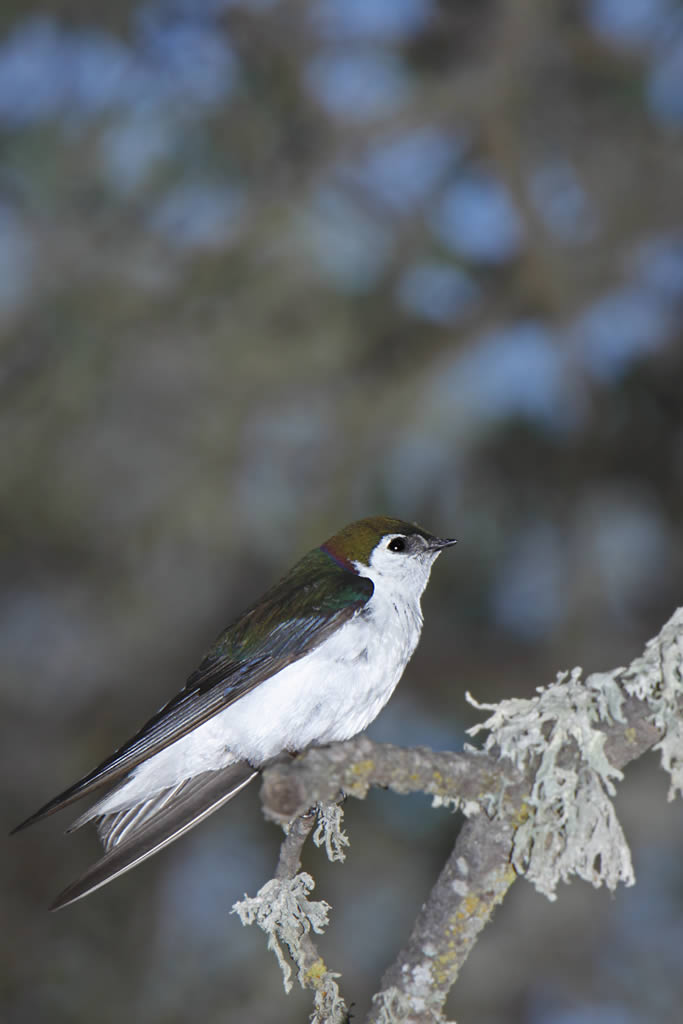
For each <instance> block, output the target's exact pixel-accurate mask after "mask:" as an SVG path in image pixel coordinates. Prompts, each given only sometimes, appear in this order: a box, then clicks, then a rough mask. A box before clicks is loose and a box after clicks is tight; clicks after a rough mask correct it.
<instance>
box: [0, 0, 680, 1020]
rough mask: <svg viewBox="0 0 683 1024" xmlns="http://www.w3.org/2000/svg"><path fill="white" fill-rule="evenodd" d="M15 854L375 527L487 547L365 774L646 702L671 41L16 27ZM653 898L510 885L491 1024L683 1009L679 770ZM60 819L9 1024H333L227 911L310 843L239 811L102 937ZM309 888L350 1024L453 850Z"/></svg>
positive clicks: (21, 926)
mask: <svg viewBox="0 0 683 1024" xmlns="http://www.w3.org/2000/svg"><path fill="white" fill-rule="evenodd" d="M0 33H1V36H0V343H1V345H2V361H1V366H0V389H1V391H0V438H1V443H0V491H1V495H2V498H1V512H0V515H1V519H0V578H1V580H2V597H1V609H2V622H1V627H0V629H1V632H0V645H1V649H0V699H1V700H2V713H1V716H0V729H1V730H2V736H1V748H0V749H1V750H2V758H3V764H4V768H3V772H2V788H3V798H2V819H3V823H4V825H6V828H7V829H9V828H10V827H11V826H13V825H14V824H16V822H17V821H19V820H21V819H22V818H23V817H25V816H26V815H27V814H28V813H29V812H31V811H32V810H34V809H35V807H36V806H38V805H39V804H40V803H42V802H43V801H44V800H46V799H47V798H48V797H50V796H52V795H53V794H54V792H55V791H57V790H58V789H61V788H63V787H65V786H66V785H67V784H69V783H70V782H72V781H73V780H74V779H75V778H77V777H78V776H80V775H81V774H83V773H84V772H85V771H87V770H88V769H90V768H91V767H92V766H93V765H94V764H96V763H98V762H99V761H100V760H101V759H102V758H103V756H104V755H106V754H107V753H108V752H109V751H110V750H111V749H113V747H114V746H118V745H119V744H120V743H121V742H122V741H123V740H125V739H126V738H127V737H128V736H129V735H130V734H131V733H132V732H133V731H135V730H136V729H137V728H138V726H139V725H140V724H141V723H142V721H144V720H145V719H146V718H147V717H148V716H149V714H151V713H152V712H153V711H154V710H155V709H156V708H157V707H158V706H159V705H161V704H162V703H164V702H165V701H166V699H167V698H168V697H170V696H171V695H172V694H173V693H175V692H176V691H177V689H179V688H180V686H181V685H182V683H183V681H184V679H185V677H186V675H187V674H189V672H190V671H191V670H192V669H193V668H194V667H195V665H196V663H197V662H198V660H199V657H200V655H201V653H202V651H203V650H204V648H205V647H206V646H207V645H208V643H209V642H210V641H211V640H212V639H213V637H214V636H215V634H216V633H217V632H218V631H219V630H220V629H221V628H222V627H223V626H224V625H225V624H226V622H227V621H228V620H229V619H230V617H232V616H233V615H235V614H236V613H238V612H239V611H240V610H241V609H242V608H243V607H244V606H245V605H246V604H247V603H248V602H249V601H250V600H251V599H252V598H254V597H255V596H257V595H258V594H259V593H260V592H261V591H262V590H263V589H264V588H265V587H266V586H267V585H268V584H269V583H270V582H272V581H273V579H274V578H276V577H277V576H278V575H279V574H281V573H282V572H284V571H285V570H286V568H287V567H288V566H289V564H290V563H291V562H292V561H293V560H294V559H295V558H296V557H298V556H299V555H300V554H301V553H303V552H304V551H305V550H307V549H308V548H310V547H312V546H314V545H316V544H318V543H319V542H320V541H322V540H323V539H324V538H325V537H327V536H329V535H330V534H331V533H333V532H334V531H335V530H336V529H337V528H339V527H340V526H341V525H343V524H344V523H345V522H347V521H349V520H351V519H353V518H356V517H359V516H362V515H367V514H373V513H378V512H386V513H389V514H393V515H397V516H401V517H404V518H408V519H416V520H418V521H420V522H421V523H423V524H424V525H425V526H427V527H428V528H429V529H432V530H434V531H435V532H442V533H445V534H455V535H456V536H457V537H458V538H459V540H460V543H459V545H458V547H457V548H456V549H455V551H454V552H449V553H447V555H445V556H444V557H443V558H442V559H441V560H440V561H439V563H438V565H437V567H436V570H435V572H434V574H433V581H432V584H431V586H430V589H429V591H428V593H427V595H426V598H425V601H424V608H425V614H426V628H425V632H424V635H423V640H422V644H421V647H420V649H419V651H418V653H417V655H416V657H415V658H414V660H413V662H412V663H411V665H410V667H409V670H408V671H407V673H406V676H405V677H404V680H403V682H402V683H401V686H400V688H399V691H398V692H397V694H396V695H395V697H394V699H393V701H392V703H391V705H390V706H389V708H387V709H386V710H385V712H384V713H383V714H382V716H381V717H380V718H379V719H378V721H377V723H376V724H375V725H374V726H373V728H372V730H371V733H372V735H374V736H375V737H376V738H379V739H386V740H392V741H394V742H398V743H402V744H415V743H424V744H431V745H433V746H435V747H438V748H444V749H445V748H455V749H459V748H460V746H461V744H462V742H463V739H464V730H465V728H466V727H467V726H468V725H469V724H471V723H472V722H473V721H474V720H475V718H476V717H477V716H476V713H475V712H473V711H472V709H470V708H468V707H467V706H466V704H465V701H464V696H463V694H464V691H465V690H466V689H469V690H471V691H472V692H473V693H474V694H475V695H476V696H477V697H478V698H479V699H480V700H493V699H496V698H499V697H502V696H504V695H508V696H512V695H516V696H525V695H530V694H531V693H533V690H534V687H535V686H537V685H540V684H542V683H544V682H547V681H549V680H550V679H552V678H553V677H554V674H555V672H556V671H557V670H558V669H562V668H570V667H572V666H573V665H575V664H582V665H584V666H585V667H586V669H588V670H593V669H603V668H611V667H613V666H615V665H618V664H625V663H626V662H627V661H628V660H629V659H630V658H631V657H633V656H634V655H635V654H637V653H638V652H639V651H640V650H641V648H642V646H643V644H644V642H645V641H646V640H647V639H648V638H649V636H651V635H652V634H653V633H656V632H657V631H658V629H659V626H660V625H661V623H662V622H663V621H664V620H665V619H666V618H668V616H669V614H670V613H671V612H672V610H673V609H674V607H675V606H676V604H677V603H679V602H680V599H681V589H680V579H681V571H682V569H683V543H682V542H683V532H682V529H681V517H682V514H683V346H682V344H681V343H682V341H683V329H682V323H683V317H682V313H683V145H682V141H683V139H682V136H683V5H681V3H680V2H678V0H586V2H585V3H579V2H574V3H572V2H569V0H478V2H472V0H459V2H458V0H452V2H447V0H336V2H335V0H319V2H314V0H310V2H309V0H280V2H277V0H251V2H248V0H242V2H240V0H177V2H171V0H168V2H166V0H150V2H147V3H137V2H133V0H119V2H117V3H115V4H114V3H110V4H87V3H84V2H83V0H54V2H52V3H47V2H42V3H41V2H39V0H21V3H17V2H14V0H6V2H5V3H3V5H2V8H1V9H0ZM619 808H620V812H621V814H622V816H623V821H624V824H625V828H626V831H627V834H628V836H629V839H630V841H631V843H632V846H633V854H634V860H635V866H636V872H637V877H638V883H637V886H636V887H635V888H633V889H630V890H622V891H620V892H617V893H616V895H615V896H613V897H611V896H609V894H606V893H603V892H595V891H593V890H592V889H590V888H589V887H588V886H586V885H583V884H580V883H576V884H574V885H572V886H571V887H565V888H564V889H563V891H562V893H561V894H560V898H559V900H558V902H557V903H556V904H554V905H551V904H549V903H547V902H546V901H544V900H543V899H542V898H541V897H539V896H537V895H536V894H535V893H534V891H533V890H532V889H531V887H530V886H528V885H526V883H524V882H520V883H518V884H517V885H516V886H515V887H514V888H513V890H512V892H511V893H510V895H509V897H508V899H507V900H506V902H505V904H504V905H503V907H502V908H501V909H500V910H499V912H498V914H497V917H496V919H495V920H494V922H493V924H492V925H490V926H489V928H488V929H487V930H486V932H485V933H484V935H483V936H482V938H481V941H480V943H479V945H478V946H477V948H476V950H475V952H474V954H473V955H472V957H471V958H470V960H469V962H468V964H467V965H466V969H465V971H464V972H463V975H462V978H461V981H460V982H459V984H458V986H457V988H456V989H455V990H454V993H453V995H452V997H451V999H450V1001H449V1007H448V1008H449V1013H450V1014H451V1015H452V1016H453V1017H456V1018H457V1020H458V1021H459V1022H460V1024H473V1022H477V1024H584V1022H598V1024H622V1022H623V1024H641V1022H647V1024H658V1022H660V1021H661V1022H667V1024H670V1022H671V1021H672V1020H676V1019H679V1014H680V1006H681V1002H682V1001H683V867H682V864H683V858H682V857H681V848H682V845H683V823H682V820H681V807H680V803H674V804H669V805H667V803H666V779H665V778H664V775H663V773H662V772H661V770H660V769H659V768H658V766H657V762H656V759H655V758H654V757H652V758H651V759H650V760H647V761H645V762H643V763H642V764H638V765H635V766H633V767H632V768H631V769H630V770H629V772H628V773H627V777H626V780H625V782H624V784H623V786H622V787H621V791H620V796H619ZM69 820H70V819H69V817H68V815H62V816H61V819H54V818H53V819H50V820H49V821H48V822H46V823H44V824H43V825H41V826H40V827H36V828H35V829H34V830H32V831H29V832H26V833H23V834H22V835H20V836H18V837H15V838H13V839H12V840H11V842H10V841H7V842H4V841H3V842H2V844H0V857H1V859H2V878H3V888H4V890H5V891H4V892H3V894H2V916H3V927H2V930H1V932H0V944H1V947H2V950H1V955H0V999H1V1000H2V1003H3V1004H4V1005H3V1006H2V1007H1V1008H0V1015H1V1016H2V1019H3V1021H6V1022H7V1024H10V1022H11V1024H24V1022H30V1024H36V1022H42V1021H50V1022H51V1024H62V1022H64V1024H66V1022H69V1024H77V1022H81V1021H83V1022H86V1021H87V1022H93V1021H97V1022H98V1024H99V1022H102V1024H107V1022H114V1021H117V1022H118V1021H120V1020H126V1021H130V1022H131V1024H133V1022H137V1021H145V1022H151V1024H156V1022H169V1024H182V1022H185V1021H190V1020H192V1021H195V1020H202V1021H204V1022H205V1024H211V1022H218V1021H221V1022H225V1021H238V1020H240V1021H241V1020H245V1021H246V1020H249V1021H256V1022H259V1024H261V1022H262V1024H271V1022H273V1024H275V1022H289V1021H291V1022H295V1021H297V1022H298V1021H301V1020H305V1019H306V1017H307V1013H308V1007H309V999H308V997H307V996H305V995H302V994H301V993H297V992H294V993H293V994H292V995H291V996H289V997H285V995H284V993H283V992H282V986H281V981H280V975H279V971H278V969H277V967H276V964H275V960H274V958H273V957H272V955H271V954H269V953H267V952H266V951H265V942H264V941H263V938H262V936H261V935H260V933H258V934H257V933H256V931H254V930H251V929H244V928H242V927H241V925H240V924H239V921H238V920H237V918H236V917H235V916H234V915H231V914H230V907H231V905H232V903H233V902H234V901H235V900H236V899H238V898H240V897H241V896H242V895H243V893H244V892H249V893H250V894H254V893H255V892H256V890H257V889H258V887H259V886H260V885H261V884H262V882H263V881H264V880H265V879H266V878H268V877H269V876H270V873H271V872H272V869H273V866H274V863H275V860H276V856H277V849H278V842H279V838H280V836H279V833H278V831H277V830H276V829H275V828H274V827H273V826H272V825H266V824H265V823H264V822H263V821H262V819H261V815H260V810H259V801H258V793H257V791H256V789H253V790H251V791H249V790H247V791H246V792H245V793H243V794H242V795H241V796H240V797H239V798H238V799H237V800H236V801H235V802H234V803H233V804H231V805H230V806H229V807H228V808H226V809H225V810H224V811H223V812H221V813H220V814H218V815H216V816H214V817H213V818H212V819H211V820H210V821H208V822H206V823H205V824H204V825H203V826H202V827H201V828H198V829H197V830H196V831H195V832H193V833H192V834H191V835H189V836H188V837H186V838H185V839H184V840H183V841H182V842H180V843H178V844H177V845H175V846H174V847H173V848H171V849H170V850H168V851H166V852H165V853H163V854H162V855H160V856H159V857H157V858H154V859H153V860H152V861H151V862H149V863H148V864H146V865H144V866H143V867H141V868H140V869H138V870H136V871H135V872H133V873H132V874H130V875H128V876H126V877H125V878H123V879H121V880H119V881H118V882H116V883H115V884H114V885H112V886H111V887H109V888H107V889H105V890H103V891H102V892H100V893H98V894H97V895H96V896H94V897H93V898H92V899H90V900H87V901H85V902H83V903H80V904H78V905H76V906H74V907H72V908H69V909H68V910H66V911H64V912H62V913H60V914H58V915H54V916H52V915H49V914H47V913H46V911H45V907H46V905H47V904H48V903H49V902H50V900H51V898H52V897H53V896H54V895H55V893H56V892H57V890H58V889H60V888H61V887H62V886H63V885H64V884H66V882H68V881H70V880H72V879H73V878H74V877H75V876H76V875H77V874H78V873H79V871H80V870H81V869H82V868H84V867H85V865H86V864H87V863H88V862H89V861H90V860H91V859H92V858H93V857H94V856H95V854H96V848H97V844H96V841H95V839H94V837H93V836H90V835H87V834H85V833H79V834H78V835H76V836H71V837H68V838H65V837H63V836H62V835H61V827H66V825H67V824H68V823H69ZM346 820H347V827H348V831H349V833H350V837H351V841H352V845H351V850H350V853H349V856H348V860H347V862H346V864H345V865H343V866H340V865H333V866H329V865H327V864H326V863H325V861H324V857H323V855H322V854H321V853H319V852H317V851H312V852H311V851H309V853H308V854H307V861H306V866H307V867H308V868H309V869H311V870H312V871H313V873H314V874H315V876H316V878H317V879H318V886H317V890H316V895H317V896H318V897H319V898H325V899H327V900H328V901H329V902H330V903H331V904H332V905H333V908H334V909H333V913H332V926H331V928H330V930H329V932H328V934H327V935H326V936H325V937H323V938H322V939H321V948H322V950H323V953H324V955H325V957H326V959H327V961H328V963H329V964H330V965H331V966H332V967H333V968H334V969H337V970H340V971H341V972H342V973H343V978H342V987H343V991H344V994H345V995H346V997H347V998H348V999H350V1000H353V1001H354V1002H355V1006H354V1012H355V1013H356V1014H358V1015H360V1016H362V1015H363V1013H364V1012H365V1011H366V1010H367V1006H368V999H369V996H370V993H371V992H372V991H373V989H374V987H375V986H376V985H377V982H378V979H379V977H380V975H381V972H382V971H383V969H384V968H385V967H386V966H387V965H388V963H389V962H390V961H391V959H392V958H393V956H394V955H395V952H396V951H397V949H398V948H399V946H400V944H401V942H402V940H403V939H404V937H405V936H406V935H407V932H408V929H409V927H410V922H411V920H412V918H413V917H414V914H415V912H416V910H417V909H418V907H419V906H420V904H421V902H422V900H423V899H424V897H425V895H426V893H427V892H428V890H429V887H430V884H431V882H432V881H433V879H434V878H435V875H436V872H437V871H438V869H439V867H440V865H441V864H442V862H443V860H444V858H445V856H446V854H447V852H448V850H449V849H450V847H451V845H452V842H453V838H454V835H455V831H456V829H457V827H458V820H457V818H455V817H454V816H453V815H451V814H448V813H447V812H444V811H433V810H431V809H430V807H429V801H428V800H426V799H420V798H417V797H416V798H414V799H405V798H399V797H395V796H392V795H390V794H386V793H381V794H373V795H372V797H371V798H370V799H369V800H368V801H367V802H366V803H364V804H358V803H357V802H353V801H349V802H348V803H347V819H346Z"/></svg>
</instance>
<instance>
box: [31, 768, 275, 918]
mask: <svg viewBox="0 0 683 1024" xmlns="http://www.w3.org/2000/svg"><path fill="white" fill-rule="evenodd" d="M256 775H258V772H256V771H254V769H253V768H252V767H251V765H250V764H248V763H247V762H246V761H238V762H236V763H235V764H231V765H228V766H227V767H226V768H222V769H220V770H219V771H214V772H203V773H202V774H201V775H197V776H195V778H193V779H191V780H189V781H188V782H187V783H186V784H185V785H184V786H182V787H180V788H179V789H178V791H177V794H175V795H174V796H173V797H172V798H171V799H169V800H167V801H166V802H165V803H164V804H163V806H162V807H161V809H160V810H159V811H158V812H157V813H152V814H147V815H141V816H140V817H141V821H140V823H139V824H137V825H135V826H133V827H127V828H126V829H125V830H124V833H123V836H122V839H121V841H120V842H116V843H115V844H112V845H111V847H110V848H109V849H108V850H107V853H105V855H104V857H102V858H101V859H100V860H98V861H97V862H96V863H95V864H93V866H92V867H91V868H89V869H88V870H87V871H86V873H85V874H84V875H83V876H82V877H81V878H79V879H78V881H77V882H74V883H73V884H72V885H69V886H68V887H67V888H66V889H64V891H63V892H61V893H60V894H59V896H58V897H57V899H56V900H55V902H54V903H53V904H52V906H51V907H50V910H59V909H60V908H61V907H66V906H67V905H68V904H69V903H75V901H76V900H80V899H82V898H83V897H84V896H87V895H88V894H89V893H91V892H94V890H95V889H99V888H101V886H103V885H106V884H107V882H111V881H112V880H113V879H114V878H118V876H119V875H122V874H124V872H126V871H130V869H131V868H134V867H135V866H136V865H137V864H141V863H142V861H143V860H147V858H148V857H152V856H153V855H154V854H155V853H157V852H158V851H159V850H163V848H164V847H165V846H168V845H169V844H170V843H172V842H174V841H175V840H176V839H179V838H180V836H182V835H184V834H185V833H186V832H189V831H190V829H191V828H194V826H195V825H198V824H199V822H200V821H203V820H204V818H208V816H209V815H210V814H213V812H214V811H217V810H218V808H219V807H222V806H223V804H225V803H227V802H228V800H231V799H232V797H233V796H235V795H236V794H237V793H239V791H240V790H241V789H243V788H244V787H245V786H246V785H247V784H248V783H249V782H251V780H252V779H253V778H254V777H255V776H256ZM112 817H117V815H113V816H112ZM100 831H101V832H104V833H105V834H110V828H109V827H108V826H107V824H106V819H105V820H104V828H102V827H101V826H100Z"/></svg>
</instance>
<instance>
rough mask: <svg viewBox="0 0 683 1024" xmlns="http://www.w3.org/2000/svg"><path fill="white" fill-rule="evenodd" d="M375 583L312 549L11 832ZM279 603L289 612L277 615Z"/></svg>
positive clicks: (282, 652)
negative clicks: (152, 708) (123, 736)
mask: <svg viewBox="0 0 683 1024" xmlns="http://www.w3.org/2000/svg"><path fill="white" fill-rule="evenodd" d="M373 589H374V587H373V584H372V581H371V580H370V579H368V578H367V577H365V576H358V575H356V574H355V573H353V572H349V571H345V570H343V569H340V567H339V566H338V565H336V564H335V563H334V561H333V560H332V559H331V558H330V557H329V556H328V555H327V554H326V553H325V552H323V551H322V550H320V549H316V550H315V551H312V552H310V553H309V554H308V555H306V556H305V557H304V558H302V559H301V561H300V562H298V563H297V565H296V566H294V568H293V569H292V571H291V572H290V573H289V574H288V575H287V576H286V577H285V578H284V579H283V580H281V581H280V582H279V583H277V584H276V585H275V586H274V587H272V588H271V589H270V590H269V591H268V592H267V593H266V594H265V595H264V596H263V597H262V598H261V600H260V601H259V602H258V603H257V604H255V605H254V606H253V607H252V608H250V609H249V610H248V611H246V612H245V613H244V614H243V615H241V616H240V617H239V618H238V619H236V620H235V622H233V623H232V624H231V625H230V626H228V628H227V629H226V630H224V632H223V633H221V635H220V636H219V637H218V639H217V640H216V641H215V643H214V644H213V646H212V647H211V648H210V650H209V652H208V653H207V655H206V657H205V658H204V660H203V661H202V663H201V664H200V666H199V668H198V669H197V670H196V671H195V672H193V673H192V675H191V676H190V677H189V679H188V680H187V683H186V684H185V686H184V688H183V689H182V690H181V691H180V693H178V694H177V695H176V696H175V697H173V699H172V700H170V701H169V702H168V704H166V705H165V706H164V707H163V708H161V710H160V711H158V712H157V713H156V714H155V715H153V717H152V718H150V719H149V721H148V722H146V723H145V725H143V727H142V729H140V731H139V732H137V733H136V734H135V735H134V736H133V737H131V739H130V740H128V742H127V743H125V744H124V745H123V746H122V747H119V749H118V750H116V751H115V752H114V753H113V754H112V755H111V756H110V757H108V758H107V759H106V760H105V761H103V762H102V764H100V765H98V766H97V768H95V769H94V770H93V771H92V772H90V773H89V774H88V775H85V776H84V777H83V778H82V779H80V780H79V781H78V782H76V783H74V785H73V786H70V787H69V788H68V789H66V790H65V791H64V792H63V793H60V794H59V795H58V796H56V797H54V799H52V800H50V801H49V802H48V803H46V804H45V805H44V806H43V807H41V808H40V809H39V810H38V811H36V812H35V814H32V815H31V816H30V817H29V818H27V819H26V820H25V821H23V822H22V823H21V824H20V825H17V827H16V828H15V829H14V830H13V831H14V832H18V831H19V830H20V829H22V828H26V827H27V826H28V825H32V824H33V823H34V822H35V821H39V820H40V819H41V818H44V817H46V815H48V814H53V813H54V812H55V811H58V810H61V808H62V807H66V806H67V805H68V804H71V803H73V802H74V801H75V800H79V799H80V798H81V797H83V796H86V795H87V794H88V793H92V792H93V791H94V790H96V789H100V787H102V786H106V785H109V784H110V783H113V782H116V781H117V780H118V779H120V778H122V776H124V775H126V774H127V773H128V772H129V771H131V769H133V768H135V767H136V765H138V764H140V763H141V762H142V761H146V760H147V758H149V757H152V756H153V755H154V754H156V753H158V752H159V751H160V750H162V749H164V748H165V747H167V746H169V745H170V744H171V743H174V742H175V740H177V739H180V737H181V736H184V735H185V734H186V733H188V732H191V731H192V730H193V729H195V728H196V727H197V726H198V725H201V724H202V722H205V721H207V719H209V718H212V717H213V716H214V715H215V714H217V713H218V712H219V711H222V710H223V709H224V708H226V707H227V706H228V705H229V704H232V703H234V701H236V700H239V698H240V697H243V696H244V694H245V693H249V691H250V690H253V689H254V687H256V686H258V685H259V683H262V682H263V681H264V680H265V679H269V678H270V676H272V675H275V673H276V672H279V671H281V669H283V668H285V667H286V666H287V665H291V664H292V662H294V661H297V660H298V659H299V658H302V657H303V656H304V655H306V654H308V653H310V651H312V650H314V649H315V648H316V647H318V646H319V645H320V644H321V643H322V642H323V641H324V640H325V639H326V638H327V637H328V636H330V634H332V633H333V632H334V631H335V630H336V629H338V628H339V627H340V626H341V625H343V624H344V623H345V622H346V621H347V620H348V619H350V618H352V617H353V616H354V615H356V614H357V613H358V612H359V611H360V610H361V609H362V608H363V607H364V605H365V604H366V603H367V602H368V601H369V599H370V597H371V596H372V593H373ZM283 608H284V609H287V610H288V618H287V619H286V620H285V621H284V622H283V621H282V612H283Z"/></svg>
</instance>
